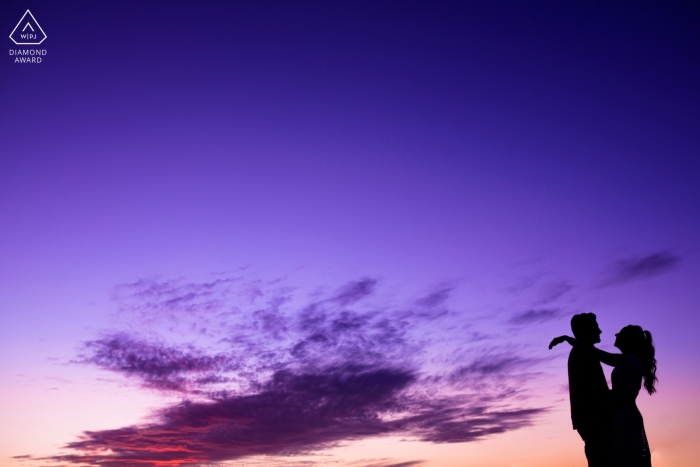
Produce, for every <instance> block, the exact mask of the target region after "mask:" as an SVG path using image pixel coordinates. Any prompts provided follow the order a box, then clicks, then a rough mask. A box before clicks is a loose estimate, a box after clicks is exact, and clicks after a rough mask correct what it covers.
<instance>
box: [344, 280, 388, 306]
mask: <svg viewBox="0 0 700 467" xmlns="http://www.w3.org/2000/svg"><path fill="white" fill-rule="evenodd" d="M376 285H377V280H376V279H370V278H365V279H362V280H359V281H356V282H350V283H348V284H346V285H345V286H344V287H343V288H341V289H340V291H339V292H338V294H337V295H336V296H335V297H334V298H333V300H335V301H337V302H338V303H340V304H341V305H349V304H351V303H355V302H357V301H358V300H361V299H362V298H365V297H367V296H368V295H370V294H372V292H374V287H375V286H376Z"/></svg>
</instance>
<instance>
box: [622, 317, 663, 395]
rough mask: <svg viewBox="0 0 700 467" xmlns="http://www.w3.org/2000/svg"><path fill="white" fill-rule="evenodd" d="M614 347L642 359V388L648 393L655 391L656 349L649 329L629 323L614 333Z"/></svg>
mask: <svg viewBox="0 0 700 467" xmlns="http://www.w3.org/2000/svg"><path fill="white" fill-rule="evenodd" d="M615 347H617V348H618V349H620V350H621V351H622V353H623V354H628V353H631V354H634V355H636V356H637V357H639V359H640V360H641V361H642V367H643V369H644V373H643V376H644V388H645V389H646V390H647V392H648V393H649V394H653V393H655V392H656V388H655V387H654V385H655V384H656V382H657V381H658V379H657V378H656V350H655V349H654V342H653V340H652V338H651V333H650V332H649V331H645V330H643V329H642V328H641V327H640V326H635V325H632V324H630V325H629V326H625V327H624V328H622V329H621V330H620V332H618V333H617V334H615Z"/></svg>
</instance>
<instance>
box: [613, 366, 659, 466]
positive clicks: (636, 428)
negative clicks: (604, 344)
mask: <svg viewBox="0 0 700 467" xmlns="http://www.w3.org/2000/svg"><path fill="white" fill-rule="evenodd" d="M642 372H643V369H642V362H641V360H639V357H637V356H636V355H631V354H626V355H624V356H623V357H622V360H621V361H620V363H619V364H618V365H617V366H616V367H615V369H614V370H613V372H612V378H611V379H612V398H611V400H610V401H609V402H608V403H609V405H610V409H611V413H610V448H611V450H612V454H613V459H614V466H615V467H651V453H650V452H649V443H648V442H647V435H646V432H645V431H644V420H643V419H642V414H641V413H640V412H639V409H638V408H637V404H636V402H635V401H636V399H637V395H638V394H639V390H640V389H641V387H642Z"/></svg>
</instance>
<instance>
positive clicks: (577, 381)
mask: <svg viewBox="0 0 700 467" xmlns="http://www.w3.org/2000/svg"><path fill="white" fill-rule="evenodd" d="M568 367H569V398H570V401H571V421H572V422H573V425H574V429H579V428H581V427H583V426H584V425H588V423H589V422H591V421H593V419H594V418H597V417H599V416H600V410H601V407H600V402H601V401H602V400H603V399H605V398H606V397H607V396H608V393H609V392H610V390H609V389H608V383H607V382H606V381H605V374H604V373H603V367H602V366H601V365H600V362H599V361H598V359H597V358H596V357H595V354H594V349H593V346H592V345H589V344H579V345H576V346H574V348H573V349H571V353H570V354H569V363H568Z"/></svg>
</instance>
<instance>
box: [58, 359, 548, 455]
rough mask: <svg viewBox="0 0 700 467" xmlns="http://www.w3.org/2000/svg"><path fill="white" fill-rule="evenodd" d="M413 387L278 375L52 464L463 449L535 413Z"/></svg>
mask: <svg viewBox="0 0 700 467" xmlns="http://www.w3.org/2000/svg"><path fill="white" fill-rule="evenodd" d="M416 382H417V377H416V375H415V374H414V373H413V372H411V371H410V370H406V369H399V368H359V367H352V366H348V367H342V368H340V367H337V368H328V369H326V370H325V371H324V372H322V373H315V374H295V373H292V372H288V371H283V372H278V373H276V374H275V375H274V376H273V377H272V379H271V380H270V381H269V382H268V383H267V384H266V385H265V386H264V387H263V388H262V390H261V391H260V392H258V393H256V394H252V395H246V396H236V397H229V398H225V399H222V400H217V401H210V402H191V401H187V402H182V403H180V404H177V405H175V406H172V407H168V408H166V409H163V410H161V411H160V412H159V413H158V421H157V423H153V424H150V425H144V426H131V427H126V428H121V429H116V430H103V431H92V432H86V433H84V435H83V437H82V439H80V440H79V441H76V442H73V443H70V444H68V445H67V446H66V448H68V449H73V450H76V451H80V452H82V454H79V455H64V456H56V457H53V458H52V460H54V461H62V462H70V463H85V464H93V465H96V464H99V465H103V466H115V467H117V466H126V465H134V464H139V465H144V466H153V467H155V466H156V465H159V464H160V465H162V464H164V463H168V464H175V465H193V464H198V463H211V462H220V461H225V460H234V459H239V458H242V457H247V456H254V455H290V454H300V453H306V452H310V451H312V450H317V449H320V448H324V447H330V446H334V445H336V444H338V443H339V442H342V441H348V440H353V439H360V438H366V437H373V436H381V435H387V434H401V435H405V436H413V437H416V438H418V439H422V440H425V441H431V442H439V443H449V442H465V441H474V440H477V439H481V438H483V437H485V436H488V435H492V434H496V433H502V432H505V431H508V430H512V429H516V428H520V427H523V426H527V425H529V424H531V423H532V419H533V417H534V416H536V415H538V414H540V413H541V412H542V409H525V410H522V409H521V410H493V409H492V408H489V407H484V406H481V405H478V404H477V405H474V404H470V402H469V401H468V400H460V399H454V398H452V399H451V398H443V399H437V400H436V399H427V398H422V397H416V396H411V395H410V393H407V392H406V390H407V389H408V388H410V386H411V385H413V384H415V383H416ZM417 463H418V462H417V461H415V462H412V463H411V462H409V463H400V464H393V465H416V464H417Z"/></svg>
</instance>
